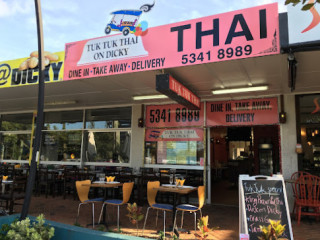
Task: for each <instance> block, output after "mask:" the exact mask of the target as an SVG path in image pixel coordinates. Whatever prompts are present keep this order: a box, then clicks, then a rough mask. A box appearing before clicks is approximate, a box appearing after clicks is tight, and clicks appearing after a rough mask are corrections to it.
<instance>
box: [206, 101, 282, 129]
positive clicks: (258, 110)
mask: <svg viewBox="0 0 320 240" xmlns="http://www.w3.org/2000/svg"><path fill="white" fill-rule="evenodd" d="M278 123H279V116H278V100H277V98H258V99H246V100H234V101H219V102H207V126H252V125H265V124H278Z"/></svg>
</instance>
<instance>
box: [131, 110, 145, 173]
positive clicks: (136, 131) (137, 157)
mask: <svg viewBox="0 0 320 240" xmlns="http://www.w3.org/2000/svg"><path fill="white" fill-rule="evenodd" d="M141 111H142V108H141V104H135V105H133V106H132V122H131V131H132V132H131V133H132V135H131V154H130V165H131V167H133V168H138V167H142V166H143V144H144V128H139V127H138V119H139V118H140V117H141Z"/></svg>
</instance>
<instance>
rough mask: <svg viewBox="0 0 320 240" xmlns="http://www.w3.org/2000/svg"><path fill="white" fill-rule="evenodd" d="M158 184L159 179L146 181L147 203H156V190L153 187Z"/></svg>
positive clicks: (156, 186)
mask: <svg viewBox="0 0 320 240" xmlns="http://www.w3.org/2000/svg"><path fill="white" fill-rule="evenodd" d="M159 186H160V181H152V182H148V185H147V196H148V203H149V205H150V206H152V205H153V204H155V203H156V196H157V193H158V190H157V189H155V188H158V187H159Z"/></svg>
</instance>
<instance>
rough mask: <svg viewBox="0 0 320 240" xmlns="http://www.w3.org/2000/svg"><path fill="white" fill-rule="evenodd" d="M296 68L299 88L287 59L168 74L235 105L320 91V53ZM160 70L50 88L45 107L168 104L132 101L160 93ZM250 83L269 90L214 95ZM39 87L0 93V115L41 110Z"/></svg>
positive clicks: (305, 55)
mask: <svg viewBox="0 0 320 240" xmlns="http://www.w3.org/2000/svg"><path fill="white" fill-rule="evenodd" d="M295 57H296V60H297V62H298V65H297V79H296V88H295V90H294V91H293V92H291V90H290V88H289V87H288V63H287V55H286V54H281V55H271V56H264V57H255V58H247V59H241V60H231V61H224V62H217V63H207V64H199V65H192V66H184V67H177V68H170V69H164V72H165V73H170V74H171V75H172V76H173V77H175V78H176V79H177V80H179V81H180V82H181V83H182V84H184V85H185V86H186V87H188V88H189V89H191V90H192V91H194V93H196V94H197V95H198V96H199V97H200V98H201V100H210V101H214V100H231V99H242V98H248V97H250V98H256V97H265V96H274V95H279V94H302V93H315V92H320V83H319V78H320V68H319V64H318V59H320V51H313V52H299V53H295ZM160 73H162V71H161V70H154V71H145V72H138V73H130V74H120V75H112V76H107V77H99V78H91V79H81V80H73V81H65V82H59V83H49V84H46V87H45V102H65V103H66V102H67V101H69V102H70V101H73V102H75V103H69V104H63V105H62V104H61V105H53V106H52V105H50V106H49V105H46V106H45V109H61V108H77V107H79V108H81V107H93V106H107V105H108V106H112V105H115V106H116V105H128V104H134V103H157V104H158V103H164V102H170V101H171V100H169V99H168V100H165V101H163V100H160V101H159V100H157V101H151V100H147V101H133V100H132V96H138V95H153V94H159V93H158V92H157V91H156V90H155V81H156V80H155V79H156V77H155V76H156V75H157V74H160ZM248 84H252V85H253V86H255V85H265V84H266V85H268V86H269V89H268V90H267V91H263V92H252V93H239V94H232V95H231V94H225V95H215V96H214V95H212V93H211V90H213V89H220V88H221V87H225V88H233V87H244V86H248ZM37 91H38V87H37V85H33V86H23V87H13V88H3V89H0V112H1V113H7V112H18V111H30V110H35V109H36V108H37Z"/></svg>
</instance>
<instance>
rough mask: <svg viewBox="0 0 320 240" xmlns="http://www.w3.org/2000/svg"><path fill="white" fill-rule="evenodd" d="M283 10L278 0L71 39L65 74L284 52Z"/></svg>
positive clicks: (73, 76) (66, 77)
mask: <svg viewBox="0 0 320 240" xmlns="http://www.w3.org/2000/svg"><path fill="white" fill-rule="evenodd" d="M278 16H279V14H278V5H277V3H273V4H267V5H262V6H258V7H253V8H248V9H242V10H237V11H233V12H228V13H222V14H217V15H213V16H209V17H203V18H198V19H193V20H188V21H184V22H179V23H173V24H168V25H163V26H158V27H152V28H149V29H148V32H147V33H146V34H144V35H140V36H139V35H138V36H136V35H135V34H133V33H129V34H128V35H126V36H125V35H123V34H122V33H120V34H115V35H109V36H104V37H100V38H95V39H89V40H83V41H79V42H73V43H67V44H66V48H65V54H66V58H65V72H64V80H73V79H81V78H92V77H99V76H107V75H113V74H121V73H130V72H138V71H147V70H155V69H163V68H172V67H180V66H187V65H194V64H201V63H209V62H219V61H225V60H234V59H241V58H248V57H259V56H264V55H271V54H279V53H280V46H279V21H278Z"/></svg>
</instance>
